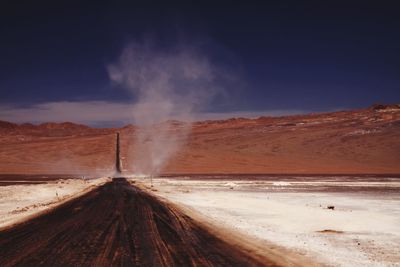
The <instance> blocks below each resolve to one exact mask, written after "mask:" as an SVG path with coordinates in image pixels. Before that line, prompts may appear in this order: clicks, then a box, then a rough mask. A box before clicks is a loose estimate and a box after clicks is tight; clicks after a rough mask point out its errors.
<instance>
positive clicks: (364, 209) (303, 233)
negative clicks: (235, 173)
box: [142, 177, 400, 266]
mask: <svg viewBox="0 0 400 267" xmlns="http://www.w3.org/2000/svg"><path fill="white" fill-rule="evenodd" d="M142 181H143V182H145V183H149V180H142ZM153 185H154V187H153V189H154V190H156V191H155V193H156V194H158V195H159V196H162V197H165V198H167V199H169V200H171V201H173V202H175V203H178V204H180V205H184V206H187V207H189V208H191V209H193V210H195V211H197V212H200V213H201V214H202V215H204V216H206V217H207V218H208V219H209V220H210V222H212V223H216V224H217V225H223V226H224V227H227V228H230V229H232V230H236V231H239V232H241V233H244V234H245V235H248V236H250V237H252V238H257V239H260V240H265V241H268V242H273V243H276V244H278V245H281V246H283V247H286V248H290V249H292V250H294V251H296V252H298V253H299V254H303V255H306V256H308V257H310V258H314V259H315V260H317V261H319V262H323V263H325V264H327V265H331V266H362V265H364V266H400V180H399V179H397V178H362V177H361V178H360V177H358V178H353V179H351V178H349V177H333V178H329V179H327V178H326V177H324V178H323V177H321V178H320V179H318V178H315V177H314V178H313V179H310V181H307V179H304V178H299V179H296V178H291V179H286V180H285V179H282V178H280V179H279V180H277V179H276V180H274V178H268V179H265V180H263V179H254V180H249V179H236V180H235V178H234V177H233V178H231V179H229V180H225V179H195V180H193V179H188V178H183V179H182V178H177V179H174V178H168V179H167V178H161V179H153ZM328 206H334V209H333V210H332V209H328Z"/></svg>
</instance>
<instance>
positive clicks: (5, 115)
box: [0, 101, 132, 126]
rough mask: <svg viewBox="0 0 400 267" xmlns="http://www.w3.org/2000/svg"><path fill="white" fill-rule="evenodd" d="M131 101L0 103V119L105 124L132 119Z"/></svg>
mask: <svg viewBox="0 0 400 267" xmlns="http://www.w3.org/2000/svg"><path fill="white" fill-rule="evenodd" d="M131 109H132V107H131V105H129V104H125V103H117V102H108V101H82V102H70V101H60V102H46V103H40V104H34V105H31V106H25V107H20V106H15V105H12V104H6V105H4V104H3V105H0V119H1V120H7V121H12V122H16V123H24V122H31V123H41V122H65V121H72V122H75V123H83V124H88V125H92V126H108V125H113V124H114V125H115V124H123V123H128V122H129V121H131V117H132V114H130V112H129V111H130V110H131Z"/></svg>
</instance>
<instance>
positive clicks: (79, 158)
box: [0, 105, 400, 174]
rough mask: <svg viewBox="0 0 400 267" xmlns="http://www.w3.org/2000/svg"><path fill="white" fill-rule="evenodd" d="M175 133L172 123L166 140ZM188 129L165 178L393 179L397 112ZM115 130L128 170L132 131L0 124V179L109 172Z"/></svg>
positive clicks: (399, 139)
mask: <svg viewBox="0 0 400 267" xmlns="http://www.w3.org/2000/svg"><path fill="white" fill-rule="evenodd" d="M180 127H181V124H180V123H176V124H175V128H174V130H172V131H173V133H172V134H175V133H174V131H176V132H177V133H179V129H180ZM191 128H192V129H191V132H190V134H189V136H188V137H187V138H184V140H183V141H185V144H184V145H183V146H182V148H181V149H180V150H179V152H178V153H177V154H176V155H175V156H174V157H173V158H171V159H170V160H169V162H168V163H167V165H166V167H165V168H164V171H163V172H164V173H192V174H195V173H285V174H290V173H296V174H323V173H324V174H341V173H343V174H378V173H379V174H385V173H387V174H389V173H391V174H399V173H400V152H399V151H400V105H390V106H382V105H376V106H373V107H370V108H368V109H363V110H354V111H340V112H333V113H321V114H309V115H299V116H286V117H260V118H257V119H243V118H235V119H229V120H221V121H203V122H197V123H194V124H193V125H192V126H191ZM117 131H119V132H121V139H122V140H121V145H122V146H121V150H122V155H123V164H124V168H125V169H126V170H127V171H129V170H130V169H132V168H134V164H135V160H136V159H135V158H134V157H133V156H132V154H133V153H132V151H133V150H134V145H133V143H134V140H135V131H136V129H135V127H133V126H126V127H124V128H120V129H96V128H90V127H87V126H84V125H77V124H73V123H61V124H56V123H46V124H41V125H32V124H22V125H17V124H13V123H8V122H0V147H1V149H0V172H1V173H10V174H12V173H93V174H100V173H105V172H106V171H110V172H112V171H113V168H114V157H115V150H114V149H115V133H116V132H117ZM151 141H152V140H146V141H145V142H151ZM136 154H137V153H136ZM139 154H140V153H139Z"/></svg>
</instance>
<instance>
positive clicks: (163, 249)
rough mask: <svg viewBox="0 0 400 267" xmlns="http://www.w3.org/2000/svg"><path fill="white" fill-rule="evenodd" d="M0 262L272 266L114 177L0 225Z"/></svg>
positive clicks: (29, 264) (71, 264) (23, 263)
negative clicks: (20, 221)
mask: <svg viewBox="0 0 400 267" xmlns="http://www.w3.org/2000/svg"><path fill="white" fill-rule="evenodd" d="M0 266H277V265H276V264H274V263H273V262H272V261H268V260H267V259H265V260H262V262H261V261H260V260H257V259H256V258H254V257H252V256H251V255H249V254H247V253H246V252H244V251H241V250H240V249H239V248H238V247H236V246H233V245H230V244H228V243H227V242H225V241H223V240H221V239H219V238H217V237H215V236H213V235H212V234H211V233H209V232H208V231H207V230H206V229H205V228H204V227H202V226H201V225H200V224H198V223H196V222H195V221H194V220H192V219H191V218H190V217H188V216H186V215H185V214H183V213H182V212H181V211H180V210H177V209H176V208H174V207H173V206H170V205H168V204H165V203H163V202H160V201H159V200H157V199H156V198H155V197H153V196H151V195H149V194H148V193H145V192H143V191H142V190H140V189H138V188H137V187H134V186H131V185H130V184H129V183H128V182H127V181H126V180H125V179H123V178H118V179H114V180H113V181H112V182H110V183H107V184H105V185H103V186H101V187H99V188H98V189H96V190H93V191H91V192H89V193H87V194H86V195H84V196H82V197H80V198H77V199H74V200H72V201H70V202H67V203H65V204H63V205H61V206H59V207H58V208H57V209H54V210H52V211H51V212H49V213H47V214H44V215H42V216H40V217H37V218H34V219H32V220H30V221H27V222H25V223H23V224H20V225H18V226H16V227H13V228H11V229H7V230H4V231H2V232H0Z"/></svg>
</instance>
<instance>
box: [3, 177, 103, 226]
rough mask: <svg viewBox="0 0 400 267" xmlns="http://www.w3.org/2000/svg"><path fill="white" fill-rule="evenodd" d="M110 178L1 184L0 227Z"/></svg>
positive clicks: (79, 193)
mask: <svg viewBox="0 0 400 267" xmlns="http://www.w3.org/2000/svg"><path fill="white" fill-rule="evenodd" d="M106 181H109V179H108V178H99V179H92V180H79V179H65V180H64V179H60V180H58V181H52V182H47V183H43V184H21V185H18V184H17V185H7V186H0V228H3V227H7V226H10V225H12V224H15V223H18V222H20V221H23V220H26V219H27V218H29V217H30V216H33V215H35V214H38V213H40V212H41V211H44V210H47V209H49V208H52V207H55V206H57V205H59V204H60V203H63V202H65V201H67V200H69V199H71V198H73V197H77V196H79V195H82V194H84V193H86V192H88V191H89V190H91V189H93V188H94V187H97V186H99V185H101V184H104V183H105V182H106Z"/></svg>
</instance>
